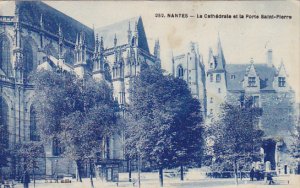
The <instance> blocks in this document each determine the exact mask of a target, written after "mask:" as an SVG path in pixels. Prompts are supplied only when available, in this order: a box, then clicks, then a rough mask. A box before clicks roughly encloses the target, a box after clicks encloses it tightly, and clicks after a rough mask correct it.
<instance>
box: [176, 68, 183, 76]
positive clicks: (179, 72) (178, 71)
mask: <svg viewBox="0 0 300 188" xmlns="http://www.w3.org/2000/svg"><path fill="white" fill-rule="evenodd" d="M177 77H178V78H183V68H182V66H181V65H179V66H178V67H177Z"/></svg>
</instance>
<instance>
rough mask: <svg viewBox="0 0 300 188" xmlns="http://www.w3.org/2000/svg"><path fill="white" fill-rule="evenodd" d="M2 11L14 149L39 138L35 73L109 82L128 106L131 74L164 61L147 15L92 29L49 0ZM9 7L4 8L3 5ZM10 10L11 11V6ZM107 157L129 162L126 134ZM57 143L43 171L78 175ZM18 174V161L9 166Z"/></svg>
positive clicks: (3, 103) (4, 96)
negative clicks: (148, 28) (57, 72)
mask: <svg viewBox="0 0 300 188" xmlns="http://www.w3.org/2000/svg"><path fill="white" fill-rule="evenodd" d="M6 6H7V7H6V8H9V9H12V10H13V11H11V12H5V15H0V47H1V51H0V107H1V109H0V123H1V125H3V126H4V127H5V129H6V131H7V132H8V133H9V134H8V135H9V136H8V143H9V144H8V147H13V146H14V145H15V144H18V143H22V142H26V141H29V140H30V141H34V140H39V135H38V134H37V129H38V126H40V125H37V124H36V120H35V118H36V117H35V110H34V106H33V99H34V92H33V91H34V86H33V85H32V84H31V83H30V82H29V79H28V78H29V75H30V73H32V72H34V71H35V70H39V69H47V70H53V71H55V70H56V69H57V68H59V69H63V70H64V71H68V72H72V73H74V74H76V75H77V76H78V77H81V78H83V77H86V76H90V77H93V78H94V79H96V80H106V81H107V82H109V83H111V85H112V87H113V93H114V98H115V100H116V101H118V102H119V105H120V107H123V106H124V104H125V102H128V101H126V100H127V89H128V87H129V80H130V78H131V77H133V76H135V75H137V74H139V73H140V72H141V71H142V69H143V67H145V66H149V65H153V64H160V57H159V54H160V52H159V48H160V47H159V42H156V44H155V55H152V54H150V51H149V47H148V43H147V38H146V34H145V31H144V27H143V22H142V19H141V17H137V18H133V19H129V20H125V21H123V22H121V23H116V24H112V25H110V26H107V27H105V28H99V29H96V30H94V29H91V28H89V27H87V26H85V25H84V24H82V23H80V22H78V21H76V20H74V19H73V18H71V17H69V16H67V15H65V14H63V13H62V12H59V11H58V10H56V9H54V8H52V7H50V6H48V5H46V4H45V3H43V2H29V1H28V2H27V1H24V2H9V3H7V4H6ZM2 8H4V9H6V8H5V7H1V9H2ZM6 10H8V9H6ZM105 145H106V146H105V147H106V153H105V154H104V156H103V157H104V158H105V159H107V160H119V161H121V160H123V159H124V155H123V154H124V153H123V137H122V135H118V134H116V135H114V136H112V137H111V138H108V139H107V142H106V143H105ZM60 154H61V151H60V150H59V145H58V143H56V142H55V141H53V142H52V143H49V144H48V145H47V146H45V158H43V159H40V160H39V162H38V163H39V166H40V168H39V170H38V172H36V173H37V174H40V175H45V174H46V175H54V174H74V173H75V169H74V168H75V165H74V164H73V162H72V161H68V160H66V159H64V158H62V157H61V156H60ZM5 170H6V171H7V173H11V174H14V175H15V174H17V173H18V172H17V168H16V166H14V165H13V164H10V166H9V167H7V168H6V169H5Z"/></svg>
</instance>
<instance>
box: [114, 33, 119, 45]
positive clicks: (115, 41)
mask: <svg viewBox="0 0 300 188" xmlns="http://www.w3.org/2000/svg"><path fill="white" fill-rule="evenodd" d="M117 41H118V40H117V34H116V33H115V38H114V46H115V47H116V46H117Z"/></svg>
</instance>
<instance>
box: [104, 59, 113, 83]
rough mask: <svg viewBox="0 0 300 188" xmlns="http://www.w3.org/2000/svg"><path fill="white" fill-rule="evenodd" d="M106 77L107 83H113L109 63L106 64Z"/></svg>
mask: <svg viewBox="0 0 300 188" xmlns="http://www.w3.org/2000/svg"><path fill="white" fill-rule="evenodd" d="M104 77H105V79H106V80H107V81H111V74H110V66H109V64H108V63H105V64H104Z"/></svg>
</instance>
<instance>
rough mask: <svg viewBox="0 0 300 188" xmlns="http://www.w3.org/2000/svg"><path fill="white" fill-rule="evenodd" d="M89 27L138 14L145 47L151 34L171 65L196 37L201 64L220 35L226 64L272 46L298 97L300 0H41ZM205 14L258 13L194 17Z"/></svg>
mask: <svg viewBox="0 0 300 188" xmlns="http://www.w3.org/2000/svg"><path fill="white" fill-rule="evenodd" d="M46 3H47V4H49V5H50V6H52V7H54V8H56V9H58V10H60V11H62V12H64V13H65V14H67V15H69V16H71V17H73V18H75V19H76V20H78V21H80V22H82V23H84V24H86V25H87V26H89V27H91V28H92V27H95V28H98V27H102V26H106V25H109V24H112V23H115V22H118V21H121V20H124V19H128V18H132V17H136V16H141V17H142V20H143V24H144V28H145V32H146V35H147V38H148V44H149V47H150V50H151V51H152V52H153V46H154V42H155V40H156V39H159V41H160V45H161V59H162V66H163V68H164V69H166V70H167V71H170V70H171V69H170V67H171V53H172V52H173V54H174V55H179V54H182V53H184V52H185V51H187V48H188V45H189V42H190V41H193V42H197V43H198V45H199V51H200V54H201V55H202V56H203V59H204V63H205V64H207V58H208V50H209V48H210V47H212V48H213V49H215V48H216V45H217V38H218V34H219V36H220V39H221V42H222V47H223V51H224V56H225V59H226V62H227V63H249V62H250V59H251V58H253V60H254V63H265V62H266V51H267V50H268V49H272V50H273V63H274V65H275V66H276V67H278V66H279V64H280V62H281V61H283V63H284V65H285V68H286V70H287V72H288V75H289V78H288V81H289V83H290V85H291V86H292V88H293V89H294V90H295V91H296V95H297V96H296V99H297V101H298V102H300V95H299V94H300V75H299V73H300V55H299V54H300V53H299V52H300V36H299V33H300V31H299V30H300V3H299V1H271V2H267V1H254V2H250V1H240V2H239V1H231V2H228V1H226V2H225V1H223V2H222V1H217V2H215V1H180V2H179V1H171V2H170V1H168V2H167V1H159V2H154V1H142V2H140V1H139V2H138V1H84V2H83V1H72V2H71V1H69V2H64V1H46ZM168 13H173V14H175V13H178V14H179V13H182V14H188V16H195V17H193V18H191V17H189V18H166V17H165V18H159V17H155V15H156V14H164V15H165V16H167V14H168ZM197 14H198V15H203V16H204V15H205V14H209V15H210V14H229V15H240V14H242V15H244V16H245V15H246V14H248V15H258V16H259V18H258V19H255V18H251V19H250V18H244V19H226V18H224V19H213V18H202V19H200V18H196V16H197ZM261 15H275V16H276V15H283V16H292V19H261V18H260V16H261Z"/></svg>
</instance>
